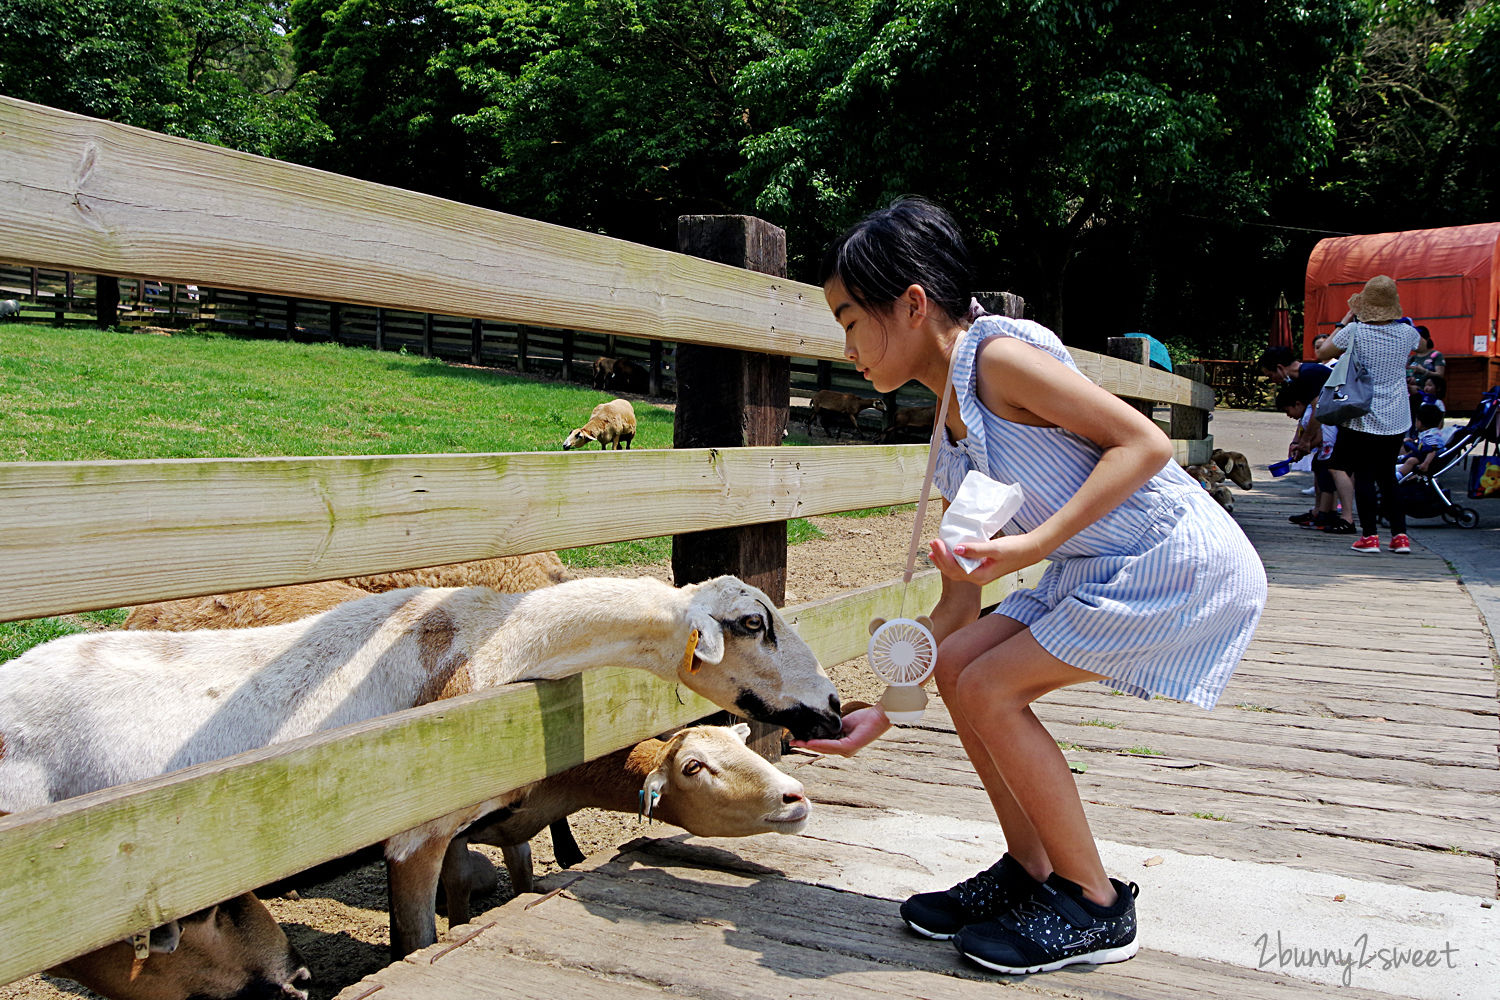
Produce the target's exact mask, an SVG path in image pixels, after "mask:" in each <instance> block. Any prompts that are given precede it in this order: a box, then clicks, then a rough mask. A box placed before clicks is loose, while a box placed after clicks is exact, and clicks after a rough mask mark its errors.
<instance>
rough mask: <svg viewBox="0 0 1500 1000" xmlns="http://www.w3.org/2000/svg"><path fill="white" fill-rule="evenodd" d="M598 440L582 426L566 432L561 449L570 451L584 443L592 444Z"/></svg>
mask: <svg viewBox="0 0 1500 1000" xmlns="http://www.w3.org/2000/svg"><path fill="white" fill-rule="evenodd" d="M597 440H599V439H598V438H596V437H594V435H592V434H590V433H589V432H588V431H586V430H584V429H583V428H582V427H580V428H578V429H577V430H575V431H570V432H569V433H568V439H567V440H566V441H564V442H563V451H572V450H573V449H574V448H582V447H583V446H584V445H588V444H592V443H594V442H595V441H597Z"/></svg>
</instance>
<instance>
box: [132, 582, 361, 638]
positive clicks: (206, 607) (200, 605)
mask: <svg viewBox="0 0 1500 1000" xmlns="http://www.w3.org/2000/svg"><path fill="white" fill-rule="evenodd" d="M369 596H370V591H368V590H361V589H360V588H358V587H352V586H350V585H349V584H347V583H339V582H338V581H336V580H329V581H327V582H325V583H300V584H294V585H293V586H290V587H265V588H262V589H260V590H236V591H233V592H231V593H228V594H211V595H209V596H208V597H189V598H185V599H183V600H180V601H161V602H159V603H157V604H142V605H141V606H140V607H138V608H136V609H135V610H133V611H131V612H130V617H129V618H126V619H125V627H126V628H128V629H156V630H159V631H165V632H187V631H189V630H191V629H199V628H256V627H258V626H261V625H282V624H285V623H286V622H295V621H300V620H302V619H303V618H306V617H307V616H308V615H315V614H317V613H318V612H320V611H327V610H328V609H329V608H331V607H333V606H334V605H336V604H343V603H344V602H345V601H353V600H356V599H358V598H361V597H369Z"/></svg>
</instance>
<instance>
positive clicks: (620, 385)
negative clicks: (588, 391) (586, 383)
mask: <svg viewBox="0 0 1500 1000" xmlns="http://www.w3.org/2000/svg"><path fill="white" fill-rule="evenodd" d="M650 387H651V373H650V372H649V371H647V370H646V369H645V368H643V367H641V366H640V365H638V364H636V363H635V362H634V361H631V360H630V359H629V358H608V357H601V358H599V359H597V360H596V361H595V362H594V388H595V389H608V390H609V391H611V392H637V393H644V392H646V391H647V390H648V389H650Z"/></svg>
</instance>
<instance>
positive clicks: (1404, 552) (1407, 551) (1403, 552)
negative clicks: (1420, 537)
mask: <svg viewBox="0 0 1500 1000" xmlns="http://www.w3.org/2000/svg"><path fill="white" fill-rule="evenodd" d="M1391 551H1392V552H1394V553H1396V555H1398V556H1404V555H1410V554H1411V549H1391Z"/></svg>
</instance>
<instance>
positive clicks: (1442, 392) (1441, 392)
mask: <svg viewBox="0 0 1500 1000" xmlns="http://www.w3.org/2000/svg"><path fill="white" fill-rule="evenodd" d="M1428 381H1431V382H1432V388H1433V393H1432V394H1433V395H1434V396H1436V397H1437V398H1438V399H1442V398H1443V397H1444V396H1446V395H1448V380H1447V379H1445V378H1443V376H1441V375H1433V374H1431V373H1428V374H1426V375H1423V376H1422V385H1426V384H1427V383H1428ZM1418 388H1421V386H1418Z"/></svg>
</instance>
